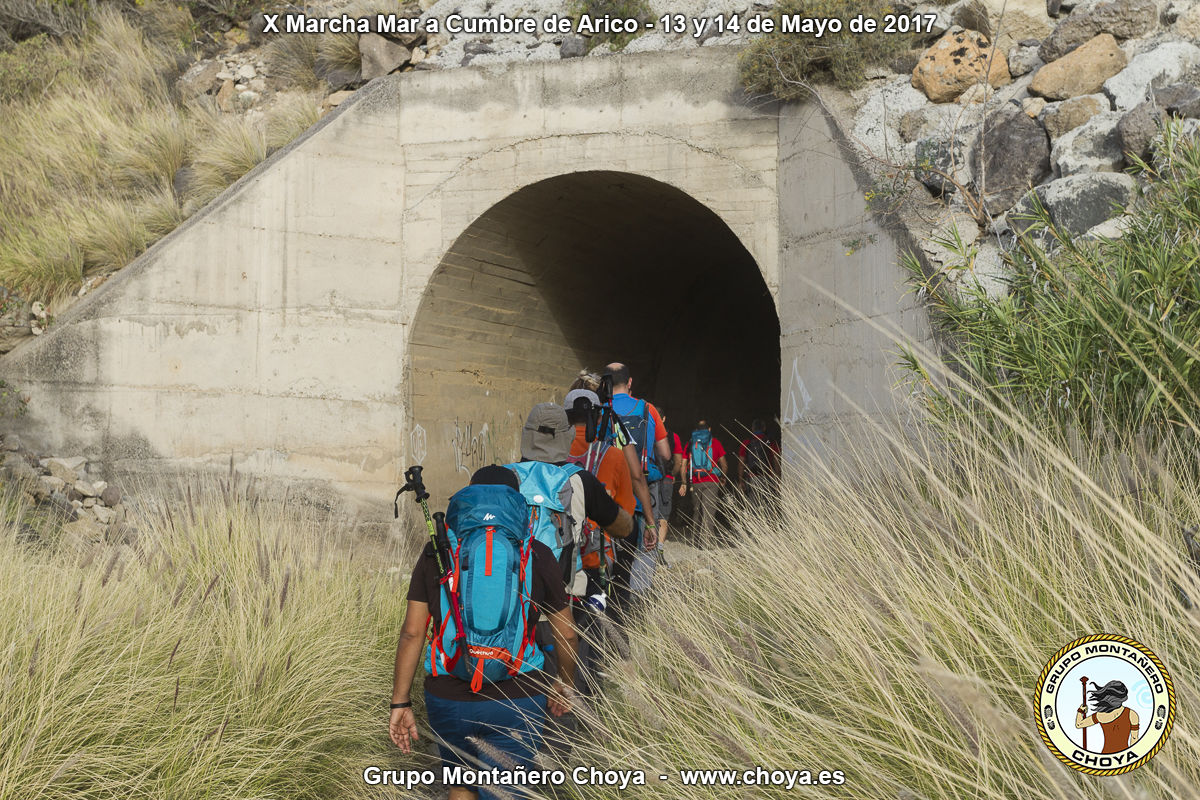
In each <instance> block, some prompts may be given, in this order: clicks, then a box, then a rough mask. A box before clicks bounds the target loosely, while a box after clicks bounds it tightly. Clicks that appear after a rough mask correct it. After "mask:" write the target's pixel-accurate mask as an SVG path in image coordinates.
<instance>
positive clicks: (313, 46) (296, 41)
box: [264, 33, 325, 90]
mask: <svg viewBox="0 0 1200 800" xmlns="http://www.w3.org/2000/svg"><path fill="white" fill-rule="evenodd" d="M320 38H321V37H320V35H319V34H311V33H292V34H288V35H287V36H276V37H275V38H273V39H272V40H271V41H270V42H268V43H267V46H266V48H265V49H264V57H265V58H266V61H267V66H268V68H269V69H270V71H271V74H272V75H274V76H276V77H278V78H279V79H280V80H282V81H283V82H285V83H286V84H287V85H288V86H295V87H296V88H298V89H309V90H311V89H318V88H321V87H322V86H323V85H324V83H325V82H324V81H322V80H321V79H320V78H319V77H318V76H317V57H318V54H319V50H320Z"/></svg>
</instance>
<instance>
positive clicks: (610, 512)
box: [508, 403, 633, 756]
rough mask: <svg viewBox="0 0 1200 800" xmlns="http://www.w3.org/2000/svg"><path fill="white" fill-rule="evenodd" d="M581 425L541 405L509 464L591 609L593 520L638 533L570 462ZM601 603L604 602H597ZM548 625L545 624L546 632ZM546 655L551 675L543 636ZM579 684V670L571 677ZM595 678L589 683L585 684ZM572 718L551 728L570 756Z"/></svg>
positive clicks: (533, 525)
mask: <svg viewBox="0 0 1200 800" xmlns="http://www.w3.org/2000/svg"><path fill="white" fill-rule="evenodd" d="M574 439H575V426H574V425H572V424H571V422H570V420H569V419H568V418H567V412H566V410H564V409H563V407H562V406H560V405H556V404H554V403H539V404H538V405H536V406H534V407H533V410H532V411H530V412H529V416H528V418H526V420H525V427H524V428H523V429H522V431H521V460H520V461H519V462H517V463H516V464H509V465H508V468H509V469H511V470H512V471H513V472H515V473H516V475H517V480H518V481H519V482H520V492H521V495H522V496H523V497H524V498H525V504H526V506H527V508H528V515H529V530H530V533H531V535H532V536H533V537H534V538H536V539H537V540H538V541H540V542H542V543H543V544H545V545H547V546H548V547H549V548H550V550H551V552H552V553H553V554H554V556H555V558H556V559H557V561H558V574H559V576H560V580H562V582H563V585H564V586H566V590H567V595H568V596H570V597H574V598H576V599H577V602H578V603H579V604H581V605H582V604H586V603H587V602H588V600H589V599H590V597H589V594H588V588H589V586H588V583H589V582H588V576H587V573H586V571H585V570H584V569H583V557H582V556H583V550H584V547H585V545H586V544H587V542H586V541H585V534H584V531H585V526H586V523H587V520H589V519H590V520H593V521H594V522H595V523H596V524H597V525H599V526H600V528H601V529H603V530H604V531H606V532H607V533H608V534H610V535H611V536H615V537H617V538H618V539H624V538H626V537H628V536H629V535H630V533H631V532H632V531H633V518H632V517H631V516H630V515H629V512H627V511H625V510H624V509H623V508H621V507H620V506H619V505H617V503H616V501H615V500H613V499H612V497H610V496H609V494H608V492H607V491H605V488H604V484H602V483H601V482H600V481H599V480H598V479H597V478H596V476H595V475H593V474H592V473H590V472H588V471H587V470H585V469H582V468H580V467H579V465H577V464H572V463H570V461H569V458H570V453H571V442H572V441H574ZM597 599H598V598H597ZM544 627H545V625H543V628H544ZM539 635H540V636H542V643H543V644H546V645H548V646H547V648H546V650H547V652H546V656H547V666H546V670H547V671H553V664H554V661H555V659H556V658H557V656H558V647H557V645H555V644H553V643H552V642H549V641H547V640H548V639H549V636H548V635H547V632H545V631H544V630H543V631H540V632H539ZM571 677H572V679H574V671H572V673H571ZM590 680H591V675H589V676H587V678H585V684H586V683H587V682H588V681H590ZM575 728H576V721H575V719H574V717H573V715H572V716H570V717H568V718H565V719H563V720H562V722H561V723H559V722H558V721H557V720H555V721H553V722H552V723H551V724H549V725H547V728H546V730H545V738H546V740H547V744H548V745H549V746H550V747H551V748H553V749H555V750H557V751H559V752H560V753H561V754H562V755H564V756H565V752H566V751H567V750H568V749H569V748H570V746H571V742H572V740H573V738H574V734H575Z"/></svg>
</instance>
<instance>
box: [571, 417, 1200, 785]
mask: <svg viewBox="0 0 1200 800" xmlns="http://www.w3.org/2000/svg"><path fill="white" fill-rule="evenodd" d="M1013 432H1014V437H1013V438H1012V439H1011V440H1008V441H1006V442H1000V441H998V440H996V439H994V438H993V437H992V435H991V434H990V433H989V430H988V428H987V427H985V426H982V425H972V424H970V423H969V422H964V423H963V424H962V425H960V426H958V427H955V428H943V429H940V430H939V433H938V435H937V436H936V437H934V436H931V435H928V434H920V433H918V434H917V435H915V436H911V435H905V436H901V435H900V434H898V433H894V432H892V431H889V430H886V429H881V430H879V431H878V432H877V441H876V445H875V446H874V447H865V446H864V447H861V448H860V449H858V450H856V451H854V452H852V453H850V454H849V455H847V457H846V458H845V459H844V460H842V462H841V463H839V464H838V465H836V466H832V467H828V468H819V469H818V468H810V469H804V470H801V469H796V468H791V469H789V471H788V473H787V476H786V481H785V488H784V490H783V495H782V498H781V504H780V511H779V514H778V516H776V515H775V514H772V513H761V512H759V511H756V509H754V508H746V507H738V508H736V513H735V514H734V515H732V518H735V519H737V520H738V521H739V529H738V530H736V531H734V532H733V533H732V534H731V536H732V542H731V546H730V547H728V548H727V549H723V550H720V551H718V552H715V553H713V554H712V555H711V558H710V560H709V563H707V564H706V565H705V566H706V569H702V570H683V569H676V570H671V571H667V572H665V573H664V572H661V571H660V573H659V577H660V579H661V580H660V582H659V585H658V587H657V590H656V592H655V595H654V598H653V601H652V602H651V604H650V608H651V609H652V611H651V613H650V614H649V615H648V617H647V619H646V622H645V624H644V625H643V626H642V627H641V628H639V629H638V630H636V631H633V632H632V633H631V635H630V654H629V658H628V659H620V658H618V659H616V660H615V663H614V664H613V665H612V667H611V669H612V671H613V680H612V681H611V682H610V692H609V694H608V695H607V696H606V697H605V698H604V699H603V700H602V701H601V702H600V703H598V704H597V705H596V707H595V708H594V709H593V710H592V712H593V714H594V715H595V720H594V723H593V724H594V725H595V733H594V735H593V737H592V738H591V739H590V741H589V742H588V744H587V745H586V746H585V747H584V748H583V751H582V752H580V753H577V755H576V758H577V759H579V761H580V763H585V764H587V763H592V762H596V763H598V764H603V765H606V766H609V767H611V768H623V769H629V768H631V767H632V768H645V769H647V770H648V771H649V772H650V774H651V775H652V776H653V780H652V781H651V783H653V784H654V785H652V786H650V787H648V788H647V789H646V790H643V791H642V792H640V793H639V792H633V796H646V797H658V796H662V794H661V792H662V791H663V787H664V786H667V787H669V790H670V792H671V796H674V797H680V798H688V800H691V798H701V797H727V796H730V794H729V792H730V789H729V788H723V789H722V788H689V787H680V786H679V784H678V781H677V780H676V779H672V780H671V782H670V783H667V784H661V783H660V782H659V781H658V779H657V775H658V774H659V773H660V772H661V773H666V774H669V775H673V774H674V773H675V772H676V771H677V770H678V769H681V768H702V767H727V768H736V769H752V768H753V767H754V766H755V765H761V766H764V767H766V768H768V769H784V768H790V769H811V770H814V771H816V770H820V769H827V770H834V769H840V770H843V771H844V772H845V774H846V785H845V786H844V787H843V788H841V789H831V788H817V789H813V790H811V791H812V794H811V795H809V796H814V797H816V796H831V795H832V796H841V797H855V798H879V799H880V800H883V799H884V798H888V799H889V800H891V799H894V798H925V799H926V800H951V798H955V799H957V798H965V797H970V798H978V799H979V800H984V799H985V798H996V800H999V799H1000V798H1029V799H1033V798H1037V799H1039V800H1040V799H1041V798H1046V799H1047V800H1049V799H1050V798H1055V799H1056V800H1068V799H1070V800H1075V799H1076V798H1096V799H1097V800H1099V799H1100V798H1139V800H1149V799H1150V798H1163V800H1166V799H1167V798H1194V797H1200V737H1198V736H1197V735H1196V732H1195V730H1194V729H1193V728H1192V726H1189V725H1186V724H1179V725H1177V726H1176V727H1175V730H1174V733H1173V734H1172V735H1171V738H1170V741H1169V743H1168V744H1167V746H1166V748H1165V749H1164V750H1163V751H1162V752H1161V753H1160V754H1159V755H1158V756H1157V757H1156V758H1155V759H1154V760H1153V761H1152V762H1151V763H1150V764H1149V765H1148V766H1145V767H1143V768H1141V769H1138V770H1136V771H1135V772H1133V773H1131V774H1128V775H1125V776H1122V777H1120V778H1104V779H1097V778H1093V777H1090V776H1086V775H1081V774H1078V773H1074V772H1072V771H1071V770H1069V769H1068V768H1066V767H1064V766H1062V765H1061V764H1059V763H1058V762H1057V761H1056V760H1055V759H1054V758H1053V756H1052V755H1051V754H1050V753H1049V751H1048V750H1047V749H1046V748H1045V747H1044V746H1043V744H1042V742H1041V741H1040V740H1039V738H1038V733H1037V729H1036V726H1035V710H1034V694H1035V684H1036V681H1037V677H1038V673H1039V671H1040V670H1041V668H1042V666H1043V664H1044V663H1045V662H1046V661H1047V659H1049V658H1050V657H1051V656H1052V655H1053V654H1054V653H1055V652H1056V651H1057V650H1058V649H1059V648H1060V647H1062V646H1063V645H1065V644H1067V643H1069V642H1070V641H1072V640H1074V639H1076V638H1078V637H1081V636H1084V635H1087V634H1092V633H1098V632H1114V633H1119V634H1124V635H1127V636H1130V637H1132V638H1135V639H1138V640H1140V641H1142V642H1143V643H1144V644H1146V645H1147V646H1149V647H1150V648H1151V649H1153V650H1155V651H1156V652H1157V654H1158V655H1159V656H1160V658H1162V659H1163V661H1164V663H1165V664H1166V665H1167V668H1168V669H1169V670H1170V672H1171V675H1172V676H1173V678H1174V682H1175V688H1176V690H1177V691H1178V709H1180V713H1181V714H1187V713H1189V712H1186V711H1184V709H1190V708H1195V707H1196V706H1197V704H1198V703H1200V691H1198V689H1200V687H1198V686H1197V684H1196V682H1195V675H1196V674H1197V669H1198V668H1200V612H1198V611H1197V609H1196V608H1195V607H1194V606H1193V605H1192V603H1194V602H1196V601H1200V575H1198V573H1197V565H1195V564H1193V563H1191V562H1189V561H1188V559H1187V558H1186V557H1185V556H1184V555H1183V554H1184V552H1185V550H1184V548H1183V546H1182V540H1181V537H1180V526H1181V525H1183V524H1188V523H1192V522H1195V521H1198V520H1200V482H1198V480H1197V477H1196V475H1197V471H1196V469H1195V450H1196V445H1197V439H1196V437H1195V436H1194V435H1191V434H1188V435H1182V436H1176V437H1174V438H1170V439H1164V440H1161V441H1157V442H1150V441H1147V440H1145V439H1144V438H1138V437H1130V438H1127V439H1126V438H1121V437H1119V436H1115V435H1111V434H1103V433H1101V434H1098V435H1097V436H1096V437H1095V438H1094V439H1090V440H1088V439H1081V438H1079V437H1076V438H1075V439H1074V441H1073V442H1072V443H1071V444H1069V445H1068V446H1065V447H1058V446H1055V445H1054V444H1052V443H1050V442H1049V441H1047V440H1045V439H1043V438H1042V437H1041V436H1040V435H1039V434H1038V433H1037V431H1036V429H1034V428H1032V427H1029V426H1027V425H1026V423H1024V422H1022V421H1020V420H1016V421H1014V430H1013ZM1184 594H1186V596H1188V597H1189V598H1190V601H1185V600H1184V599H1183V596H1184ZM1181 719H1183V717H1181ZM737 791H738V794H737V796H739V797H784V796H792V795H791V794H789V793H788V792H786V791H785V790H784V789H782V788H779V787H776V788H768V787H759V788H753V789H751V788H742V789H739V790H737ZM583 795H584V796H594V797H601V796H607V795H606V793H605V792H604V791H602V790H598V789H594V788H593V789H587V790H584V791H583ZM801 796H805V795H803V794H801Z"/></svg>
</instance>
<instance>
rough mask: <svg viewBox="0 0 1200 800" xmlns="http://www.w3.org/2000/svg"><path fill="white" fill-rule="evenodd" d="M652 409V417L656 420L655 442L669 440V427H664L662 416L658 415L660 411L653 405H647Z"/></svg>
mask: <svg viewBox="0 0 1200 800" xmlns="http://www.w3.org/2000/svg"><path fill="white" fill-rule="evenodd" d="M646 405H647V406H649V407H650V416H652V417H653V418H654V441H656V442H661V441H662V440H663V439H665V438H667V426H666V425H663V421H662V416H661V415H660V414H659V413H658V409H657V408H655V407H654V404H653V403H646Z"/></svg>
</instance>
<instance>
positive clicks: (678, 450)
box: [671, 433, 683, 456]
mask: <svg viewBox="0 0 1200 800" xmlns="http://www.w3.org/2000/svg"><path fill="white" fill-rule="evenodd" d="M671 435H672V436H673V437H675V449H674V450H673V451H672V452H673V453H674V454H675V455H677V456H681V455H683V443H682V442H681V441H679V434H678V433H672V434H671Z"/></svg>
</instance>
